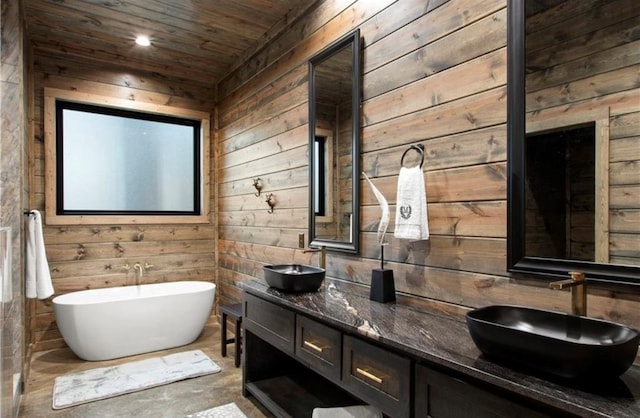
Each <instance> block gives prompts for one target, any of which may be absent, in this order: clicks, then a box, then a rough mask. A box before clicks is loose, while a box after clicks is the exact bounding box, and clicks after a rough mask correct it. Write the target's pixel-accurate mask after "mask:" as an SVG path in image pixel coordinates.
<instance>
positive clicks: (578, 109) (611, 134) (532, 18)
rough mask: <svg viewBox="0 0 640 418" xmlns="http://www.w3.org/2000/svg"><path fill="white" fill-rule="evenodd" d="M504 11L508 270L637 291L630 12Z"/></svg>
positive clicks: (611, 5) (637, 132)
mask: <svg viewBox="0 0 640 418" xmlns="http://www.w3.org/2000/svg"><path fill="white" fill-rule="evenodd" d="M508 13H509V39H508V45H507V48H508V60H509V68H508V75H509V76H508V87H507V88H508V101H509V105H508V116H507V122H508V123H507V125H508V134H509V149H508V170H509V180H508V183H509V184H508V217H507V218H508V236H507V241H508V242H507V244H508V246H507V263H508V266H507V267H508V269H509V271H512V272H524V273H534V274H538V275H542V276H552V277H566V274H567V272H568V271H570V270H577V271H583V272H585V273H586V274H587V277H588V278H590V279H591V280H600V281H603V282H618V283H640V88H639V87H638V85H637V83H636V82H635V81H634V80H636V79H637V71H638V67H639V66H640V60H639V58H638V54H637V53H635V51H636V50H637V45H636V44H637V38H636V37H635V36H634V35H633V34H634V33H635V30H636V29H637V22H638V19H640V3H638V2H630V1H627V0H612V1H609V2H600V1H596V0H587V1H582V2H572V1H567V0H544V1H539V0H518V1H513V2H509V4H508Z"/></svg>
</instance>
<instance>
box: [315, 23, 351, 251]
mask: <svg viewBox="0 0 640 418" xmlns="http://www.w3.org/2000/svg"><path fill="white" fill-rule="evenodd" d="M358 36H359V35H358V34H357V33H355V34H351V35H349V36H347V37H345V38H344V39H343V40H341V41H338V42H337V43H336V44H335V46H330V47H328V49H327V50H325V51H323V52H321V53H319V54H318V55H317V56H316V57H314V58H312V59H311V61H310V63H311V65H310V83H311V86H310V98H309V100H310V112H311V114H310V126H311V127H312V128H311V129H312V133H311V135H312V136H311V139H312V142H311V144H312V146H311V155H310V164H311V175H312V178H311V179H310V182H311V202H310V208H311V209H312V211H311V212H310V217H311V218H312V219H311V222H310V225H311V231H310V241H311V242H310V243H311V244H312V245H323V246H326V247H328V248H335V249H341V250H345V251H353V250H354V249H356V244H355V243H356V240H357V237H355V234H357V230H355V231H354V223H353V222H354V214H355V213H357V210H358V207H357V205H358V202H357V193H356V190H357V186H356V185H357V179H356V181H355V182H354V171H355V170H354V154H356V152H355V151H356V150H357V149H358V147H357V140H358V136H357V132H356V128H355V127H357V126H358V125H357V124H358V123H359V118H357V117H356V118H355V119H354V115H353V113H354V108H355V109H357V108H358V107H356V106H359V100H358V103H356V102H355V101H356V99H357V97H356V98H354V91H355V90H356V89H355V88H354V87H355V86H356V85H357V77H356V74H355V71H356V68H359V65H357V63H356V62H355V61H354V57H355V56H356V54H355V53H354V52H355V51H356V49H357V43H356V42H355V41H354V39H356V37H358ZM356 158H357V154H356ZM356 162H357V161H356ZM356 229H357V228H356ZM356 251H357V250H356Z"/></svg>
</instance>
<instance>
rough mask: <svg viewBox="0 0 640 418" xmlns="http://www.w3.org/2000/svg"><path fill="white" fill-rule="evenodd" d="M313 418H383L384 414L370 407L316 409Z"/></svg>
mask: <svg viewBox="0 0 640 418" xmlns="http://www.w3.org/2000/svg"><path fill="white" fill-rule="evenodd" d="M311 418H382V412H380V411H379V410H378V409H376V408H374V407H373V406H369V405H356V406H345V407H341V408H314V410H313V414H312V415H311Z"/></svg>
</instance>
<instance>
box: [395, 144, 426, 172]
mask: <svg viewBox="0 0 640 418" xmlns="http://www.w3.org/2000/svg"><path fill="white" fill-rule="evenodd" d="M412 149H414V150H416V151H417V152H419V153H420V157H421V158H422V159H421V160H420V168H422V164H424V145H422V144H417V145H415V144H414V145H411V146H410V147H409V148H407V149H406V150H404V152H403V153H402V158H401V159H400V165H401V166H402V167H404V157H405V155H407V152H409V151H410V150H412Z"/></svg>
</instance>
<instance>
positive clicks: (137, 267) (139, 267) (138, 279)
mask: <svg viewBox="0 0 640 418" xmlns="http://www.w3.org/2000/svg"><path fill="white" fill-rule="evenodd" d="M133 269H134V270H135V271H137V272H138V274H137V275H136V285H140V282H141V281H142V275H143V274H144V267H142V265H141V264H140V263H135V264H134V265H133Z"/></svg>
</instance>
